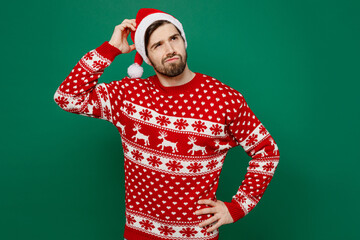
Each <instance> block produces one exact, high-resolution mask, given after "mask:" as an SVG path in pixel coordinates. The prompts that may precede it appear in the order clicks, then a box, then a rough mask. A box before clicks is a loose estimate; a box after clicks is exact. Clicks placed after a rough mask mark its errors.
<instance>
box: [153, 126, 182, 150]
mask: <svg viewBox="0 0 360 240" xmlns="http://www.w3.org/2000/svg"><path fill="white" fill-rule="evenodd" d="M165 137H167V134H166V132H163V131H160V136H158V138H159V139H162V140H163V141H162V143H160V144H159V145H157V146H158V147H159V146H161V150H164V147H171V148H172V152H173V153H174V152H178V149H177V146H176V144H177V142H170V141H169V140H166V139H165Z"/></svg>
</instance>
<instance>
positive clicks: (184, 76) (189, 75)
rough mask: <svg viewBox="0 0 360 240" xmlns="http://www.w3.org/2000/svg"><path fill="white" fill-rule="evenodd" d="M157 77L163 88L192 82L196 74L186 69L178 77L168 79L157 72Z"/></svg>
mask: <svg viewBox="0 0 360 240" xmlns="http://www.w3.org/2000/svg"><path fill="white" fill-rule="evenodd" d="M156 75H157V77H158V79H159V81H160V83H161V84H162V85H163V86H165V87H174V86H180V85H183V84H185V83H188V82H190V81H191V80H192V79H193V78H194V77H195V75H196V74H195V73H194V72H192V71H190V69H189V68H187V67H186V68H185V70H184V71H183V72H182V73H181V74H180V75H178V76H176V77H168V76H165V75H163V74H160V73H158V72H156Z"/></svg>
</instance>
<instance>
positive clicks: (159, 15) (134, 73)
mask: <svg viewBox="0 0 360 240" xmlns="http://www.w3.org/2000/svg"><path fill="white" fill-rule="evenodd" d="M157 20H168V21H169V22H171V23H172V24H174V25H175V26H176V27H177V28H178V29H179V31H180V33H181V36H182V37H183V38H184V41H185V48H187V42H186V38H185V33H184V29H183V27H182V24H181V23H180V22H179V21H178V20H177V19H176V18H175V17H174V16H172V15H170V14H168V13H165V12H163V11H160V10H157V9H154V8H141V9H140V10H139V11H138V13H137V14H136V19H135V21H136V29H135V31H131V34H130V35H131V40H132V41H133V43H134V44H135V49H136V51H137V52H136V54H135V60H134V63H133V64H131V65H130V66H129V67H128V70H127V72H128V75H129V77H130V78H140V77H141V76H142V74H143V72H144V69H143V68H142V67H141V64H142V62H143V60H144V61H145V62H146V63H147V64H149V65H150V61H149V59H148V58H147V56H146V51H145V32H146V29H147V28H148V27H149V26H150V25H151V24H152V23H153V22H155V21H157Z"/></svg>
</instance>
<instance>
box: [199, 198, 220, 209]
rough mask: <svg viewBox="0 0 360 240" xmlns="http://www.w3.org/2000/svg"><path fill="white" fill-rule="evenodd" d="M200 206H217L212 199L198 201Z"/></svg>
mask: <svg viewBox="0 0 360 240" xmlns="http://www.w3.org/2000/svg"><path fill="white" fill-rule="evenodd" d="M198 203H199V204H207V205H210V206H213V207H215V206H216V202H214V201H212V200H210V199H201V200H199V201H198Z"/></svg>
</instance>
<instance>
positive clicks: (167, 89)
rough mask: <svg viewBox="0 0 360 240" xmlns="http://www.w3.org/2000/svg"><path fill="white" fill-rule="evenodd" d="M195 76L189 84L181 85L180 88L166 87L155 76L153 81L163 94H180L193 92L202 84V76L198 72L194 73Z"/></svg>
mask: <svg viewBox="0 0 360 240" xmlns="http://www.w3.org/2000/svg"><path fill="white" fill-rule="evenodd" d="M194 73H195V76H194V77H193V78H192V79H191V80H190V81H189V82H187V83H185V84H182V85H179V86H164V85H162V83H161V82H160V80H159V78H158V77H157V75H156V74H155V75H154V76H153V77H152V79H153V82H154V84H155V86H156V88H157V89H159V90H160V92H161V93H163V94H180V93H184V92H188V91H192V90H194V89H195V87H196V86H199V84H200V82H201V74H200V73H198V72H194Z"/></svg>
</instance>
